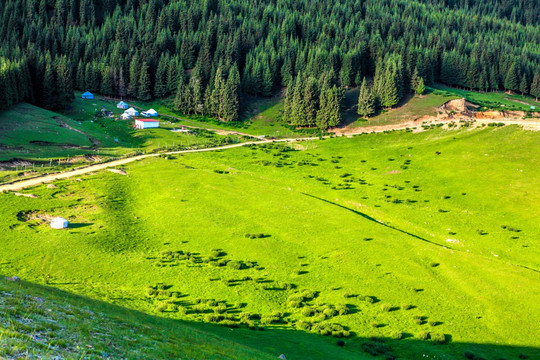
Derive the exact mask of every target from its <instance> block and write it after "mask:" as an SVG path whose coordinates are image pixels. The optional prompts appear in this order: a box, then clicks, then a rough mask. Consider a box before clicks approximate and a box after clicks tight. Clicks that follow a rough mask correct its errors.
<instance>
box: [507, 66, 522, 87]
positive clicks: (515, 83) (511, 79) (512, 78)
mask: <svg viewBox="0 0 540 360" xmlns="http://www.w3.org/2000/svg"><path fill="white" fill-rule="evenodd" d="M504 88H505V89H506V90H511V91H518V90H519V69H518V65H517V63H515V62H514V63H512V66H510V70H508V73H507V74H506V78H505V79H504Z"/></svg>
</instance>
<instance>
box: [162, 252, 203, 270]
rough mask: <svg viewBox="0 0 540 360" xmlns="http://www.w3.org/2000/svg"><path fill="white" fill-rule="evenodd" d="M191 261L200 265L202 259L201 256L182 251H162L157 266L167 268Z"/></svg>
mask: <svg viewBox="0 0 540 360" xmlns="http://www.w3.org/2000/svg"><path fill="white" fill-rule="evenodd" d="M183 260H187V261H191V262H193V263H200V262H201V259H200V257H199V256H196V255H195V254H193V253H191V252H189V251H188V252H183V251H181V250H179V251H162V252H161V254H160V256H159V258H158V263H157V264H156V266H158V267H166V266H177V265H178V262H179V261H183Z"/></svg>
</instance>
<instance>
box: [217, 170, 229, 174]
mask: <svg viewBox="0 0 540 360" xmlns="http://www.w3.org/2000/svg"><path fill="white" fill-rule="evenodd" d="M214 172H215V173H216V174H228V173H229V172H228V171H226V170H217V169H216V170H214Z"/></svg>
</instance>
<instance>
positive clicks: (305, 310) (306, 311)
mask: <svg viewBox="0 0 540 360" xmlns="http://www.w3.org/2000/svg"><path fill="white" fill-rule="evenodd" d="M302 315H303V316H313V315H315V310H313V309H312V308H311V307H309V306H306V307H305V308H303V309H302Z"/></svg>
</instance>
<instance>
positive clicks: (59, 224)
mask: <svg viewBox="0 0 540 360" xmlns="http://www.w3.org/2000/svg"><path fill="white" fill-rule="evenodd" d="M68 226H69V223H68V221H67V220H66V219H64V218H61V217H55V218H54V219H52V220H51V228H52V229H66V228H67V227H68Z"/></svg>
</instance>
